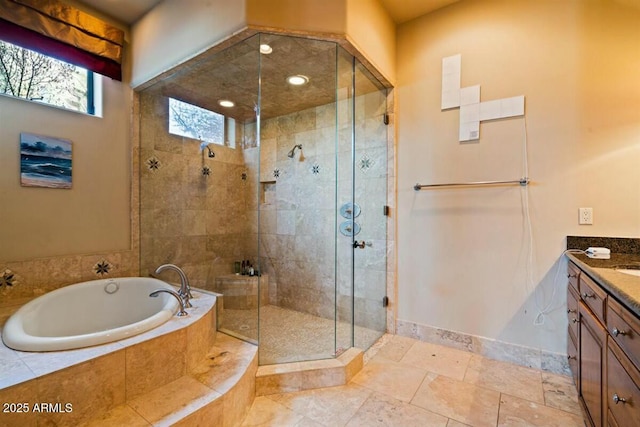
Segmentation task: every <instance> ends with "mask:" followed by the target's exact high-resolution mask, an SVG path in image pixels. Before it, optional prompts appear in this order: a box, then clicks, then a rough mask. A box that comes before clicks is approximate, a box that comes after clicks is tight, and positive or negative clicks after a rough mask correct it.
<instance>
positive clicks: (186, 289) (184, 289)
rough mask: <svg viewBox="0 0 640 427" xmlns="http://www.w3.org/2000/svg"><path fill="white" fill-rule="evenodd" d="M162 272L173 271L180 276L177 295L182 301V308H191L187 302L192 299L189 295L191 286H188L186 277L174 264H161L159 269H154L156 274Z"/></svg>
mask: <svg viewBox="0 0 640 427" xmlns="http://www.w3.org/2000/svg"><path fill="white" fill-rule="evenodd" d="M164 270H174V271H175V272H177V273H178V275H179V276H180V290H179V291H178V294H179V295H180V297H181V298H182V300H183V301H184V306H185V307H186V308H191V307H192V306H191V303H190V302H189V300H190V299H191V298H193V295H191V286H189V279H187V275H186V274H184V271H182V269H181V268H180V267H178V266H177V265H174V264H162V265H161V266H160V267H158V268H156V274H160V273H161V272H163V271H164Z"/></svg>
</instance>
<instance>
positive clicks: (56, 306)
mask: <svg viewBox="0 0 640 427" xmlns="http://www.w3.org/2000/svg"><path fill="white" fill-rule="evenodd" d="M158 289H173V288H172V287H171V286H170V285H169V284H167V283H165V282H163V281H161V280H158V279H154V278H147V277H122V278H114V279H100V280H92V281H89V282H82V283H77V284H75V285H69V286H65V287H64V288H60V289H56V290H55V291H52V292H49V293H47V294H44V295H42V296H40V297H38V298H36V299H34V300H33V301H30V302H28V303H27V304H25V305H24V306H22V307H20V309H18V311H16V312H15V313H14V314H13V315H12V316H11V317H10V318H9V320H7V322H6V323H5V325H4V328H3V330H2V340H3V341H4V343H5V345H6V346H7V347H10V348H13V349H14V350H22V351H55V350H69V349H74V348H82V347H89V346H92V345H98V344H104V343H108V342H112V341H117V340H121V339H124V338H127V337H129V336H132V335H137V334H140V333H142V332H145V331H148V330H150V329H153V328H155V327H157V326H159V325H161V324H163V323H164V322H166V321H167V320H169V319H170V318H171V316H173V314H174V313H175V312H176V311H177V308H178V301H177V300H176V299H175V298H174V297H172V296H171V295H169V294H167V293H161V294H160V295H159V296H158V297H155V298H152V297H149V294H150V293H151V292H153V291H155V290H158Z"/></svg>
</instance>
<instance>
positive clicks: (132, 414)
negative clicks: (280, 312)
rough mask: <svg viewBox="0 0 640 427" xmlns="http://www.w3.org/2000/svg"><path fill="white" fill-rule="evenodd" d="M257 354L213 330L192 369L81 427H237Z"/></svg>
mask: <svg viewBox="0 0 640 427" xmlns="http://www.w3.org/2000/svg"><path fill="white" fill-rule="evenodd" d="M220 353H224V354H223V355H222V356H220ZM257 354H258V353H257V347H256V346H254V345H252V344H249V343H246V342H243V341H240V340H238V339H236V338H233V337H230V336H227V335H224V334H222V333H218V334H217V337H216V342H215V344H214V345H213V346H212V347H211V348H210V350H209V352H208V353H207V355H206V356H205V357H204V358H202V359H201V360H200V363H199V364H198V365H197V366H196V368H195V370H194V372H191V373H189V374H187V375H184V376H182V377H180V378H178V379H176V380H175V381H172V382H170V383H168V384H164V385H162V386H160V387H158V388H156V389H153V390H151V391H149V392H148V393H145V394H142V395H139V396H137V397H135V398H134V399H127V401H126V403H124V404H122V405H119V406H117V407H115V408H113V409H112V410H111V411H109V412H108V413H105V414H102V415H100V416H97V417H96V418H94V419H91V420H89V421H88V422H87V423H86V424H83V425H84V426H91V427H98V426H100V427H102V426H104V427H107V426H108V427H111V426H114V425H127V426H147V425H154V426H183V425H184V426H194V425H203V426H205V425H206V426H207V427H209V426H212V427H217V426H219V427H235V426H238V425H240V424H241V422H242V420H243V419H244V418H245V416H246V414H247V413H248V411H249V408H250V407H251V404H252V403H253V399H254V396H255V374H256V370H257V368H258V358H257Z"/></svg>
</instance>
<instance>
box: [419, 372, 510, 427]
mask: <svg viewBox="0 0 640 427" xmlns="http://www.w3.org/2000/svg"><path fill="white" fill-rule="evenodd" d="M499 403H500V393H499V392H497V391H494V390H490V389H486V388H483V387H478V386H476V385H473V384H469V383H467V382H464V381H458V380H455V379H453V378H449V377H445V376H443V375H436V374H432V373H429V374H427V377H426V378H425V380H424V381H423V382H422V385H421V386H420V388H419V389H418V391H417V392H416V395H415V397H414V398H413V399H412V400H411V404H413V405H416V406H419V407H421V408H424V409H426V410H428V411H431V412H434V413H436V414H440V415H443V416H445V417H448V418H452V419H454V420H456V421H458V422H462V423H464V424H469V425H471V426H474V427H482V426H491V427H495V425H496V421H497V420H498V407H499Z"/></svg>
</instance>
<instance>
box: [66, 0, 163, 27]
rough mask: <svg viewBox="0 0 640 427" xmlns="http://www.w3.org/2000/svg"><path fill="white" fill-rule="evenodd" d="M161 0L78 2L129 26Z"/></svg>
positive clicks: (86, 0)
mask: <svg viewBox="0 0 640 427" xmlns="http://www.w3.org/2000/svg"><path fill="white" fill-rule="evenodd" d="M161 1H162V0H78V3H83V4H86V5H87V6H89V7H91V8H92V9H95V10H97V11H98V12H102V13H104V14H105V15H108V16H110V17H112V18H115V19H116V20H118V21H120V22H122V23H125V24H128V25H131V24H133V23H134V22H136V21H137V20H138V19H140V18H142V16H143V15H144V14H145V13H147V12H148V11H150V10H151V9H153V8H154V7H155V5H157V4H158V3H160V2H161Z"/></svg>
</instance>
